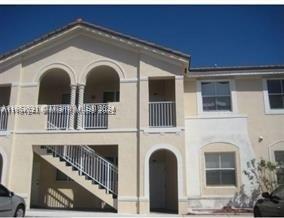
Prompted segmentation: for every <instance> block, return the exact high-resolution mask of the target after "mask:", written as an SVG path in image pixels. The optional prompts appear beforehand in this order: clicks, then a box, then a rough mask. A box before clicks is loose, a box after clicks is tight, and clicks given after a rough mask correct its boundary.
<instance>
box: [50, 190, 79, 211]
mask: <svg viewBox="0 0 284 218" xmlns="http://www.w3.org/2000/svg"><path fill="white" fill-rule="evenodd" d="M44 206H46V207H51V208H73V207H74V202H73V200H72V199H71V198H69V197H68V196H67V195H65V194H64V193H62V192H61V191H59V190H57V189H54V188H48V191H47V195H45V196H44Z"/></svg>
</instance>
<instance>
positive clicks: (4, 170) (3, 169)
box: [0, 146, 9, 185]
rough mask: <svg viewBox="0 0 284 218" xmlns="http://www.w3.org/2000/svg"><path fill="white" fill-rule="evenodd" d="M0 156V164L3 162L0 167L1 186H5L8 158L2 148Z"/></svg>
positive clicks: (0, 148)
mask: <svg viewBox="0 0 284 218" xmlns="http://www.w3.org/2000/svg"><path fill="white" fill-rule="evenodd" d="M0 154H1V156H2V162H3V166H2V176H1V184H3V185H6V183H7V180H6V178H7V172H8V163H9V162H8V156H7V153H6V151H5V149H4V148H2V147H1V146H0Z"/></svg>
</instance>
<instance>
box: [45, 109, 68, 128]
mask: <svg viewBox="0 0 284 218" xmlns="http://www.w3.org/2000/svg"><path fill="white" fill-rule="evenodd" d="M69 119H70V105H68V104H59V105H48V106H47V129H48V130H58V129H60V130H66V129H68V128H69V127H70V126H69Z"/></svg>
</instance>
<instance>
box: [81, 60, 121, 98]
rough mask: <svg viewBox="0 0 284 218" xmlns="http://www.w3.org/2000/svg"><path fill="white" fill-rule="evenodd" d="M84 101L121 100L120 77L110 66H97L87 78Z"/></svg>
mask: <svg viewBox="0 0 284 218" xmlns="http://www.w3.org/2000/svg"><path fill="white" fill-rule="evenodd" d="M86 80H87V82H86V88H85V96H84V103H108V102H119V95H120V93H119V89H120V79H119V75H118V73H117V72H116V71H115V70H114V69H113V68H112V67H109V66H104V65H102V66H97V67H95V68H94V69H92V70H91V71H90V72H89V73H88V75H87V78H86Z"/></svg>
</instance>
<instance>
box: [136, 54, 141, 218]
mask: <svg viewBox="0 0 284 218" xmlns="http://www.w3.org/2000/svg"><path fill="white" fill-rule="evenodd" d="M140 58H141V56H140V52H139V53H138V57H137V59H138V60H137V204H136V205H137V214H140V130H141V127H140V117H141V112H140V105H141V103H140V78H141V76H140Z"/></svg>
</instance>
